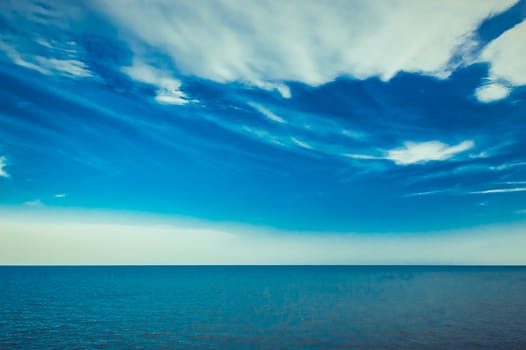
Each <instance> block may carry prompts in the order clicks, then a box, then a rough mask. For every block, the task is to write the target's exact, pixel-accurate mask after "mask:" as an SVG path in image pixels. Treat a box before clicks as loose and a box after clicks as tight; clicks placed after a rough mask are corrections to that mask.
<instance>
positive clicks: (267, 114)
mask: <svg viewBox="0 0 526 350" xmlns="http://www.w3.org/2000/svg"><path fill="white" fill-rule="evenodd" d="M248 105H249V106H251V107H252V108H254V109H255V110H257V111H258V112H259V113H261V114H262V115H264V116H265V117H267V119H269V120H272V121H273V122H276V123H280V124H285V123H286V122H287V121H286V120H285V119H283V118H282V117H280V116H279V115H276V114H274V113H273V112H272V111H270V110H268V109H267V108H265V107H263V106H261V105H259V104H257V103H254V102H249V103H248Z"/></svg>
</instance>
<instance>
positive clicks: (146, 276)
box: [0, 266, 526, 349]
mask: <svg viewBox="0 0 526 350" xmlns="http://www.w3.org/2000/svg"><path fill="white" fill-rule="evenodd" d="M0 348H1V349H48V348H53V349H131V348H133V349H186V348H189V349H324V348H330V349H526V268H524V267H423V266H422V267H395V266H391V267H389V266H378V267H352V266H229V267H228V266H195V267H191V266H122V267H109V266H98V267H0Z"/></svg>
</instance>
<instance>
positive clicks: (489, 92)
mask: <svg viewBox="0 0 526 350" xmlns="http://www.w3.org/2000/svg"><path fill="white" fill-rule="evenodd" d="M510 92H511V89H510V88H509V87H507V86H505V85H502V84H499V83H490V84H485V85H482V86H480V87H479V88H477V90H475V96H476V97H477V99H478V100H479V101H480V102H485V103H488V102H493V101H498V100H502V99H503V98H506V97H508V95H509V94H510Z"/></svg>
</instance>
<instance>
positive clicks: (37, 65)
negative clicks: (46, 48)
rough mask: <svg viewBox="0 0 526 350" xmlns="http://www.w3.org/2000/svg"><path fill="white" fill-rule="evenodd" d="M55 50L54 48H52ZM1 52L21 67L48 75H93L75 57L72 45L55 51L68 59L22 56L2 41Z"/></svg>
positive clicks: (80, 76) (76, 76) (81, 76)
mask: <svg viewBox="0 0 526 350" xmlns="http://www.w3.org/2000/svg"><path fill="white" fill-rule="evenodd" d="M52 49H54V48H52ZM0 51H3V52H5V54H6V55H7V57H9V59H11V61H12V62H13V63H14V64H16V65H18V66H21V67H24V68H28V69H31V70H34V71H37V72H39V73H42V74H46V75H55V74H58V75H63V76H68V77H74V78H88V77H91V76H93V73H92V72H91V71H90V70H89V69H88V67H87V66H86V64H85V63H84V62H82V61H80V60H78V59H76V58H69V56H71V57H75V56H76V55H77V52H76V49H75V44H74V43H70V44H69V45H68V46H67V48H62V49H60V50H58V49H57V50H54V51H53V54H58V55H61V56H62V55H64V54H65V56H66V57H68V58H65V59H63V58H47V57H43V56H35V55H30V54H26V55H24V56H22V55H21V54H20V53H19V52H18V50H17V49H16V48H15V47H14V46H13V45H10V44H7V43H5V42H4V41H2V40H0Z"/></svg>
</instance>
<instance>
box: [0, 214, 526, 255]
mask: <svg viewBox="0 0 526 350" xmlns="http://www.w3.org/2000/svg"><path fill="white" fill-rule="evenodd" d="M0 210H1V211H0V214H1V215H0V241H1V242H2V244H1V245H0V265H4V264H6V265H9V264H16V265H18V264H21V265H24V264H37V265H38V264H80V265H82V264H108V265H112V264H139V265H142V264H496V265H499V264H504V265H506V264H511V265H516V264H525V263H526V255H525V254H524V246H525V244H526V230H525V226H524V224H520V225H519V224H518V225H504V226H491V227H479V228H476V229H470V230H457V231H445V232H426V233H419V234H418V233H416V234H359V233H340V234H335V233H316V232H311V233H301V234H300V233H298V232H295V233H293V232H288V231H276V230H272V229H266V228H262V227H254V226H232V225H231V226H225V225H221V224H217V223H216V224H212V223H207V222H193V223H189V222H184V221H181V220H173V219H168V218H163V217H154V216H145V215H140V214H137V213H134V214H133V215H131V214H130V213H128V214H126V213H122V214H121V215H120V216H119V215H116V214H107V213H100V212H99V213H97V212H92V211H91V212H90V211H79V212H71V211H67V210H63V209H60V210H58V209H55V210H54V211H53V210H49V209H46V208H38V209H36V208H25V209H16V210H9V209H5V208H1V209H0Z"/></svg>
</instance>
